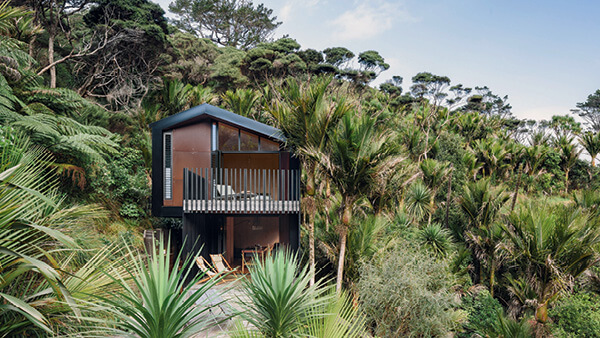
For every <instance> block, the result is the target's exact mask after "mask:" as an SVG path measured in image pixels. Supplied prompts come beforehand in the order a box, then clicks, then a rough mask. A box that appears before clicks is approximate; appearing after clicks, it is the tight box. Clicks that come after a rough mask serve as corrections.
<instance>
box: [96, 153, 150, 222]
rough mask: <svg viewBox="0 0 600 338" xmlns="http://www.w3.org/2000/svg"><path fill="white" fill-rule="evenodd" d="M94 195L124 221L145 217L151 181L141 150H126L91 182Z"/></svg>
mask: <svg viewBox="0 0 600 338" xmlns="http://www.w3.org/2000/svg"><path fill="white" fill-rule="evenodd" d="M91 188H92V189H93V194H94V195H96V196H97V197H98V198H99V199H100V200H103V202H105V203H106V204H107V206H109V207H111V208H114V209H115V210H118V212H119V214H120V215H121V216H122V217H125V218H140V217H143V218H146V217H147V216H148V214H149V213H148V208H147V206H148V198H149V196H150V182H149V180H148V175H147V173H146V170H145V163H144V159H143V157H142V154H141V151H139V150H136V149H132V148H123V149H122V150H121V151H120V154H119V155H118V156H115V157H114V158H113V159H111V160H110V161H108V163H107V164H106V165H105V166H102V167H100V168H99V169H98V170H97V172H96V173H95V175H94V177H92V180H91Z"/></svg>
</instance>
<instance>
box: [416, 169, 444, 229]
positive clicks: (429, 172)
mask: <svg viewBox="0 0 600 338" xmlns="http://www.w3.org/2000/svg"><path fill="white" fill-rule="evenodd" d="M420 168H421V172H422V173H423V182H424V183H425V184H426V185H427V186H428V187H429V189H430V190H431V196H430V199H429V209H430V211H431V212H430V213H429V218H428V220H427V224H431V215H432V214H433V213H434V212H435V209H436V207H435V197H436V196H437V192H438V190H439V189H440V188H441V187H442V183H444V181H445V180H446V177H448V174H449V173H450V169H449V166H448V164H445V163H440V162H438V161H436V160H434V159H426V160H423V162H421V164H420Z"/></svg>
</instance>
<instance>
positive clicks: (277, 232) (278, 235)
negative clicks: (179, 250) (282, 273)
mask: <svg viewBox="0 0 600 338" xmlns="http://www.w3.org/2000/svg"><path fill="white" fill-rule="evenodd" d="M182 238H183V241H184V245H183V246H184V254H193V255H195V254H197V253H198V252H200V254H201V255H202V256H204V257H205V258H207V259H208V258H209V257H208V255H209V254H217V253H220V254H223V256H224V257H225V259H227V261H228V262H230V264H232V265H236V266H241V263H242V254H243V251H245V252H247V251H248V250H252V249H257V250H261V249H263V248H266V247H274V248H283V247H286V248H289V249H291V250H294V251H295V250H298V248H299V243H300V220H299V215H298V214H281V215H227V214H199V213H188V214H184V216H183V229H182Z"/></svg>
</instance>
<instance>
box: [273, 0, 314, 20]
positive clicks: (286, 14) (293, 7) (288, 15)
mask: <svg viewBox="0 0 600 338" xmlns="http://www.w3.org/2000/svg"><path fill="white" fill-rule="evenodd" d="M319 2H320V0H307V1H303V2H298V1H288V2H286V4H285V5H283V7H281V9H280V10H279V15H277V20H279V21H282V22H284V23H285V22H287V21H289V20H291V19H292V13H293V12H296V11H297V10H298V9H299V8H300V7H304V8H311V7H315V6H316V5H318V4H319Z"/></svg>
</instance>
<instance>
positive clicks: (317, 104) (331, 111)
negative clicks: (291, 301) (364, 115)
mask: <svg viewBox="0 0 600 338" xmlns="http://www.w3.org/2000/svg"><path fill="white" fill-rule="evenodd" d="M331 81H332V78H331V77H327V78H317V79H315V80H313V82H310V83H308V84H306V85H302V84H301V83H300V82H299V81H296V80H293V79H290V80H288V81H286V82H285V85H284V86H283V87H282V88H279V89H274V95H276V99H275V101H274V103H272V105H271V106H269V107H267V110H268V111H269V113H270V114H271V116H272V118H273V119H274V120H275V125H276V126H277V127H279V128H280V129H281V130H282V131H283V133H284V134H285V136H286V137H287V144H288V145H289V146H290V148H292V149H293V150H294V151H295V152H296V154H297V155H298V156H299V157H300V160H301V162H302V170H303V172H304V174H305V175H303V177H305V180H306V183H305V196H304V200H303V203H302V206H303V207H304V209H305V210H304V214H305V216H306V217H305V222H306V224H305V225H306V227H307V228H308V233H309V261H310V265H311V266H310V267H311V273H312V274H313V276H312V278H311V284H314V282H315V279H314V273H315V265H314V264H315V263H314V261H315V248H314V215H315V213H316V210H317V201H316V198H317V196H316V190H317V181H318V176H319V172H320V170H319V154H320V152H322V151H323V150H324V149H325V147H326V145H327V144H328V143H329V140H330V137H331V131H332V129H333V128H334V127H335V126H336V125H337V123H338V121H339V120H340V118H341V117H342V116H343V115H344V114H346V112H347V111H348V110H349V109H350V106H349V105H348V104H347V103H346V102H345V101H344V100H343V99H342V98H337V99H336V100H333V99H332V98H329V97H328V87H329V85H330V84H331Z"/></svg>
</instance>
